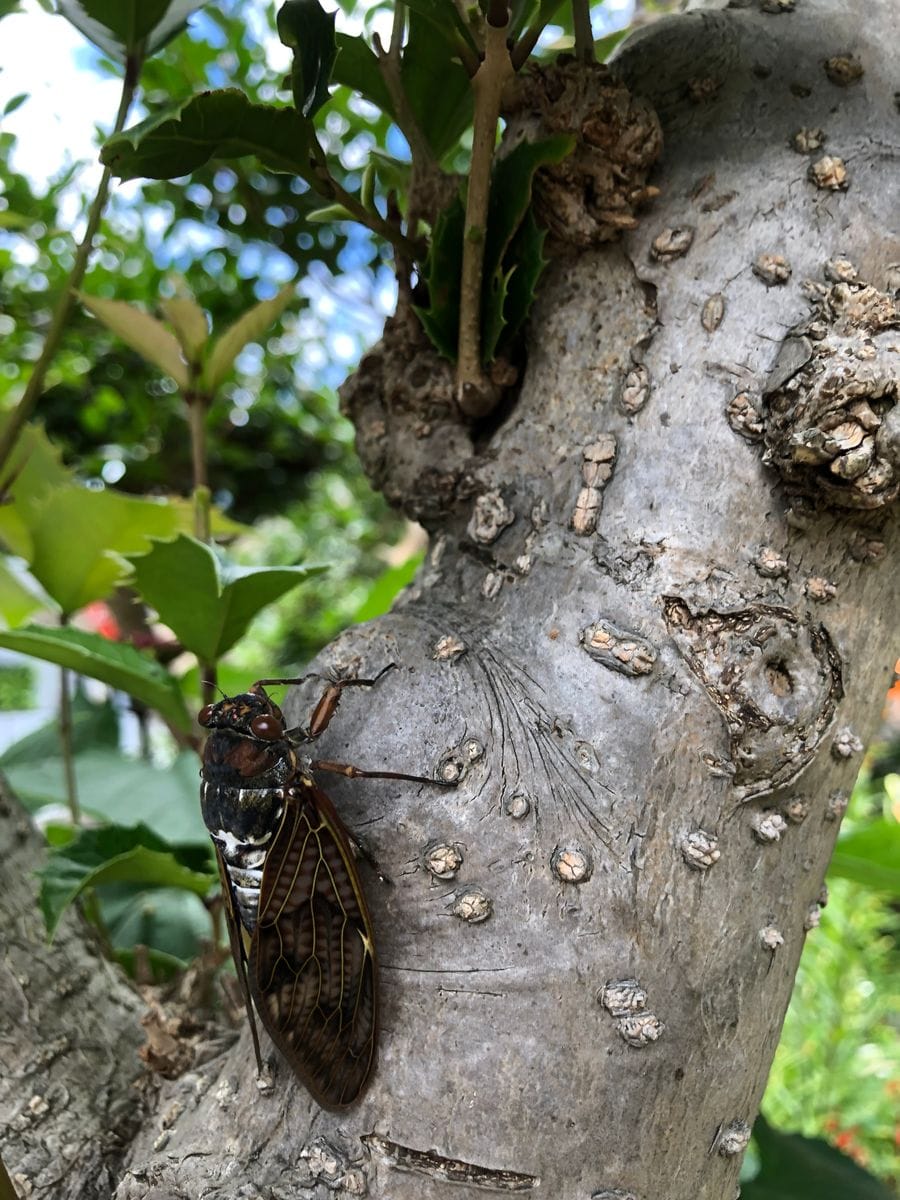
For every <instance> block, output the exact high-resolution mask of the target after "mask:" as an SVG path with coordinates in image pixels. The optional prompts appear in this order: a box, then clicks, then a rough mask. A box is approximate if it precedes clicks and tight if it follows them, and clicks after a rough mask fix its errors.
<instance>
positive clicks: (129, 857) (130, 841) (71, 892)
mask: <svg viewBox="0 0 900 1200" xmlns="http://www.w3.org/2000/svg"><path fill="white" fill-rule="evenodd" d="M192 857H193V859H194V860H196V854H194V855H193V856H192ZM38 875H39V877H40V880H41V886H40V905H41V912H42V913H43V914H44V921H45V923H46V926H47V934H48V937H50V938H52V937H53V935H54V933H55V932H56V927H57V925H58V924H59V920H60V917H61V916H62V914H63V913H64V912H65V910H66V909H67V908H68V906H69V905H70V904H71V903H72V901H73V900H75V899H76V898H77V897H78V896H79V895H80V894H81V892H83V891H84V889H85V888H88V887H97V886H99V885H100V884H107V883H135V884H140V885H141V886H142V887H175V888H181V889H183V890H185V891H189V892H193V893H194V894H195V895H197V896H205V895H207V893H208V892H209V891H210V889H211V888H212V887H213V886H214V885H215V883H216V882H217V878H218V877H217V876H216V875H214V874H213V873H212V872H211V871H197V870H193V869H192V868H191V867H189V866H186V865H185V863H184V862H183V861H180V859H179V851H177V850H176V848H175V847H172V846H170V845H169V844H168V843H167V842H165V841H163V840H162V838H160V837H157V835H156V834H155V833H153V832H152V830H150V829H148V828H147V827H146V826H145V825H138V826H135V827H132V828H129V827H124V826H121V825H108V826H105V827H103V828H101V829H83V830H81V831H80V833H79V834H78V836H77V837H76V838H75V839H74V840H73V841H71V842H69V843H68V844H67V845H65V846H63V847H61V848H60V849H58V850H55V851H52V852H51V854H50V855H49V858H48V860H47V865H46V866H45V867H44V868H43V869H42V870H41V871H39V872H38Z"/></svg>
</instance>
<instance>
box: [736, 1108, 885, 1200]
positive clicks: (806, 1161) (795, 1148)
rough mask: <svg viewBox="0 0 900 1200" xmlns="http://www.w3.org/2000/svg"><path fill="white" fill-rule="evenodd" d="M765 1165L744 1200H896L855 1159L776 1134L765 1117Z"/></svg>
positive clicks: (757, 1135) (760, 1127) (760, 1143)
mask: <svg viewBox="0 0 900 1200" xmlns="http://www.w3.org/2000/svg"><path fill="white" fill-rule="evenodd" d="M753 1136H754V1139H755V1140H756V1144H757V1148H758V1150H759V1154H760V1158H761V1161H762V1168H761V1170H760V1172H759V1174H758V1175H757V1176H756V1178H755V1179H753V1180H751V1181H750V1182H749V1183H746V1184H742V1185H741V1197H742V1200H891V1197H892V1196H893V1192H892V1191H891V1190H890V1189H889V1188H886V1187H885V1186H884V1184H883V1183H880V1182H879V1181H878V1180H877V1179H876V1178H875V1177H874V1176H873V1175H870V1174H869V1173H868V1172H867V1171H864V1170H863V1169H862V1167H858V1166H857V1165H856V1163H855V1162H854V1161H853V1159H852V1158H847V1156H846V1155H844V1154H841V1153H840V1151H839V1150H835V1149H834V1147H833V1146H830V1145H829V1144H828V1142H825V1141H822V1140H821V1139H819V1138H807V1137H801V1136H800V1134H798V1133H782V1132H781V1131H780V1130H778V1129H773V1128H772V1126H771V1125H769V1124H768V1122H767V1121H766V1120H765V1118H764V1117H762V1116H760V1117H758V1118H757V1121H756V1124H755V1125H754V1127H753Z"/></svg>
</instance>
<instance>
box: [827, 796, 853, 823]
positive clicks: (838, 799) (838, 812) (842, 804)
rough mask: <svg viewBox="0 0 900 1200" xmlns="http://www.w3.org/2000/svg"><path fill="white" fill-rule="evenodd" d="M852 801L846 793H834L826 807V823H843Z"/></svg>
mask: <svg viewBox="0 0 900 1200" xmlns="http://www.w3.org/2000/svg"><path fill="white" fill-rule="evenodd" d="M849 802H850V799H849V797H848V795H847V793H846V792H842V791H836V792H832V793H831V795H830V796H829V797H828V800H827V802H826V805H825V820H826V821H843V819H844V813H845V812H846V811H847V805H848V804H849Z"/></svg>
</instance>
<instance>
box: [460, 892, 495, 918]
mask: <svg viewBox="0 0 900 1200" xmlns="http://www.w3.org/2000/svg"><path fill="white" fill-rule="evenodd" d="M452 911H453V915H454V917H459V919H460V920H461V921H466V922H467V923H468V924H469V925H480V924H481V922H482V921H486V920H487V919H488V917H489V916H490V915H491V914H492V913H493V911H494V902H493V900H492V899H491V898H490V896H489V895H488V894H487V892H485V891H483V890H482V889H481V888H480V887H470V888H466V890H465V891H463V892H457V894H456V896H455V897H454V900H453V910H452Z"/></svg>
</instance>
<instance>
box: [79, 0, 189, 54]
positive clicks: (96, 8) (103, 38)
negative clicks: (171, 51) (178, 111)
mask: <svg viewBox="0 0 900 1200" xmlns="http://www.w3.org/2000/svg"><path fill="white" fill-rule="evenodd" d="M204 2H205V0H57V7H58V10H59V12H60V13H62V15H63V16H64V17H65V18H66V19H67V20H68V21H71V23H72V24H73V25H74V26H75V28H76V29H77V30H78V31H79V32H80V33H83V34H84V36H85V37H86V38H87V39H88V41H91V42H93V43H94V45H95V46H99V47H100V49H101V50H102V51H103V52H104V54H108V55H110V56H111V57H112V58H114V59H116V60H117V61H119V62H123V61H124V60H125V58H126V57H127V56H129V55H133V54H135V53H138V52H140V53H141V54H143V55H144V56H145V57H146V56H147V55H149V54H153V53H154V52H155V51H156V50H159V49H160V48H161V47H162V46H164V45H165V44H166V42H168V41H169V40H170V39H171V38H173V37H174V36H175V35H176V34H177V33H179V32H180V31H181V30H182V29H183V28H184V26H185V24H186V22H187V18H188V17H189V16H190V14H191V13H192V12H194V11H195V10H196V9H198V8H200V7H201V5H202V4H203V3H204Z"/></svg>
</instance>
